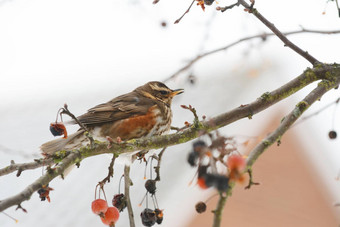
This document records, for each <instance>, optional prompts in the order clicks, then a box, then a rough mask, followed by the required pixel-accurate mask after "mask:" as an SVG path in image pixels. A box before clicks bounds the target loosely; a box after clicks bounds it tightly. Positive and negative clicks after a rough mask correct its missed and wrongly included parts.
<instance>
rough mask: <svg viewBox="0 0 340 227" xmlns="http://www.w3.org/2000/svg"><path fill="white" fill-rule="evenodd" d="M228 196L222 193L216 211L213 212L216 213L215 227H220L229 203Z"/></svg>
mask: <svg viewBox="0 0 340 227" xmlns="http://www.w3.org/2000/svg"><path fill="white" fill-rule="evenodd" d="M227 198H228V197H227V196H226V195H223V193H222V192H220V198H219V200H218V202H217V206H216V209H215V210H214V211H213V213H214V222H213V227H220V226H221V221H222V213H223V209H224V206H225V203H226V202H227Z"/></svg>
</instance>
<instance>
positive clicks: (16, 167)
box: [0, 158, 53, 176]
mask: <svg viewBox="0 0 340 227" xmlns="http://www.w3.org/2000/svg"><path fill="white" fill-rule="evenodd" d="M51 163H53V159H52V158H48V159H43V158H41V159H35V160H34V162H27V163H14V162H11V164H10V165H9V166H6V167H5V168H2V169H0V176H3V175H7V174H10V173H12V172H14V171H20V173H21V172H22V171H25V170H29V169H36V168H39V167H41V166H45V165H49V164H51Z"/></svg>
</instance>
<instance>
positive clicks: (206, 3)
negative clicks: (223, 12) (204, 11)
mask: <svg viewBox="0 0 340 227" xmlns="http://www.w3.org/2000/svg"><path fill="white" fill-rule="evenodd" d="M214 1H215V0H204V4H205V5H208V6H210V5H211V4H213V2H214Z"/></svg>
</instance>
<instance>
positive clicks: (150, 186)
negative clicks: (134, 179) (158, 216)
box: [145, 180, 156, 195]
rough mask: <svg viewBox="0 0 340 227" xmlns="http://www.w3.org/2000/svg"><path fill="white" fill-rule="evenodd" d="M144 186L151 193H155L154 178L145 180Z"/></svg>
mask: <svg viewBox="0 0 340 227" xmlns="http://www.w3.org/2000/svg"><path fill="white" fill-rule="evenodd" d="M145 188H146V190H147V191H148V192H149V193H150V194H151V195H154V194H155V193H156V181H155V180H147V181H146V182H145Z"/></svg>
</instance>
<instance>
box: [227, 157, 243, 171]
mask: <svg viewBox="0 0 340 227" xmlns="http://www.w3.org/2000/svg"><path fill="white" fill-rule="evenodd" d="M227 166H228V167H229V169H230V170H231V171H233V170H237V171H239V172H241V171H242V170H243V169H244V168H245V167H246V161H245V159H244V158H243V157H242V156H241V155H237V154H233V155H230V156H229V158H228V161H227Z"/></svg>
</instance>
